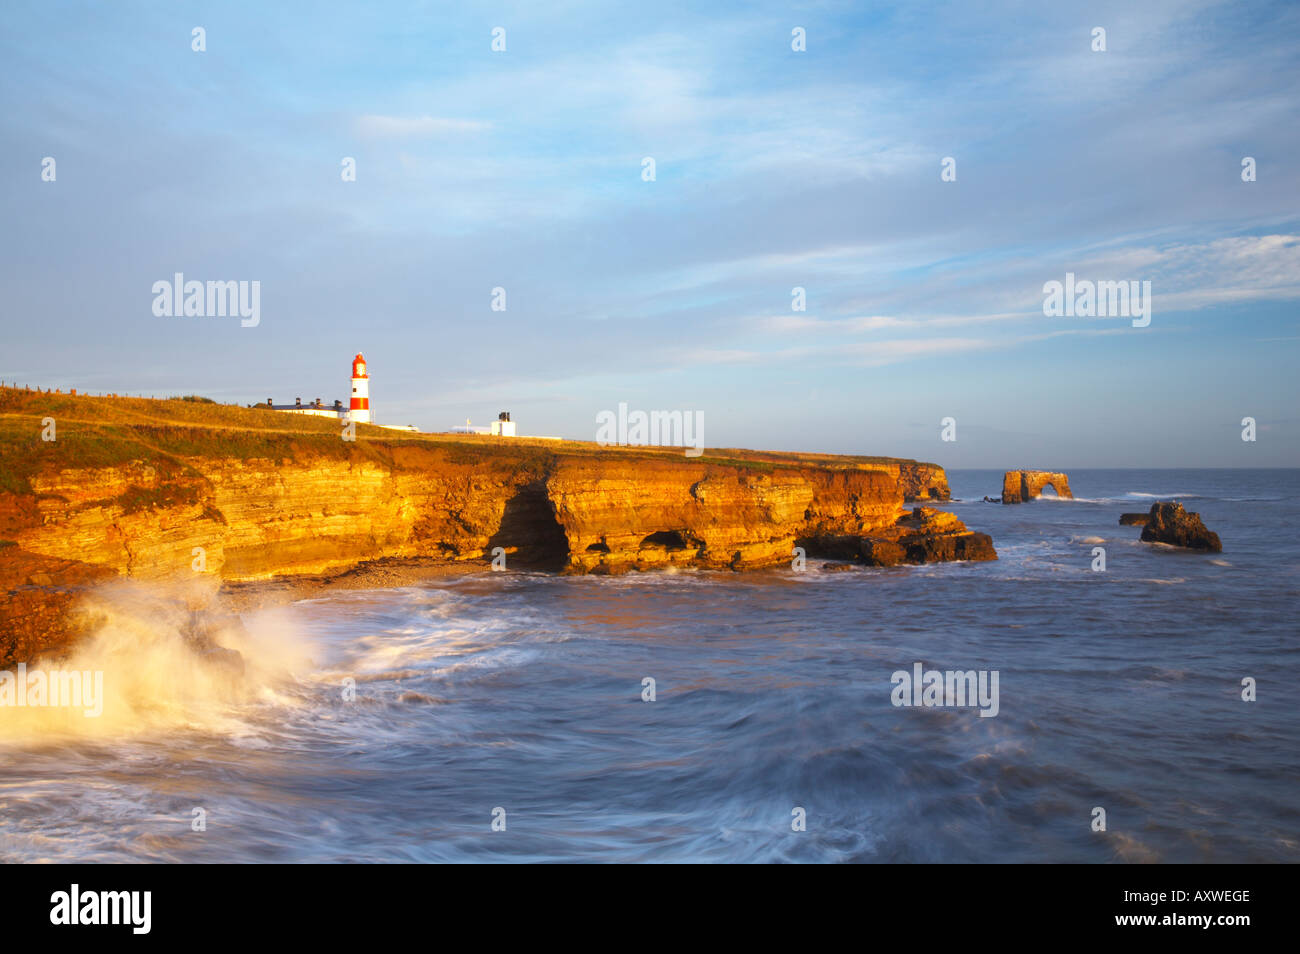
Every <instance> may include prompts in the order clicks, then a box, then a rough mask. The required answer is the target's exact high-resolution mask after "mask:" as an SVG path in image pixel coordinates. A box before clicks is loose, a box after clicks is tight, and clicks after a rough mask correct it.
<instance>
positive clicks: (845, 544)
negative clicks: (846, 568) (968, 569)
mask: <svg viewBox="0 0 1300 954" xmlns="http://www.w3.org/2000/svg"><path fill="white" fill-rule="evenodd" d="M817 543H818V547H817V549H818V550H820V551H821V552H824V553H826V554H828V555H830V556H833V557H835V558H837V559H841V560H856V561H858V562H860V563H865V564H867V565H869V566H898V565H899V564H902V563H911V564H919V563H938V562H943V561H948V560H996V559H997V558H998V555H997V551H996V550H995V549H994V548H993V540H992V538H991V537H990V536H989V535H988V534H986V533H975V532H973V531H970V530H967V529H966V526H965V524H963V523H962V522H961V521H960V520H958V519H957V517H955V516H954V515H952V514H950V513H947V512H946V511H942V510H934V509H932V508H930V507H916V508H914V509H913V510H912V511H911V512H910V513H907V514H904V515H903V516H901V517H899V518H898V519H897V520H895V521H894V522H893V523H892V524H890V525H889V526H887V527H881V528H879V529H877V530H873V531H872V532H870V533H869V534H867V535H865V536H845V535H828V536H826V537H823V538H822V539H820V540H819V541H817Z"/></svg>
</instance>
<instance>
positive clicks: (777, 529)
mask: <svg viewBox="0 0 1300 954" xmlns="http://www.w3.org/2000/svg"><path fill="white" fill-rule="evenodd" d="M11 399H12V396H11ZM77 401H79V402H81V401H82V399H80V398H78V399H77ZM88 406H89V407H92V409H94V410H97V411H98V410H99V408H98V407H95V406H92V405H88V404H87V403H86V402H82V403H81V404H77V405H75V406H73V407H74V409H75V410H78V411H80V412H81V413H85V410H84V409H85V408H86V407H88ZM137 406H138V408H139V409H140V412H141V413H144V412H146V411H147V412H148V413H151V414H161V413H163V412H166V413H174V414H177V415H179V414H181V413H185V414H197V413H198V412H197V411H192V410H190V409H188V408H183V407H180V406H179V405H178V406H177V407H176V408H173V407H171V405H170V403H169V402H144V401H139V402H137V403H136V404H129V405H127V407H128V409H129V410H132V411H134V410H136V408H137ZM160 407H161V408H162V411H159V410H157V408H160ZM65 413H70V412H65ZM206 413H214V412H206ZM220 413H222V414H225V415H228V416H230V417H231V419H232V423H231V425H230V427H226V428H222V427H219V426H217V425H208V427H207V429H206V430H204V429H201V428H199V427H198V426H197V425H184V426H182V425H167V426H162V425H159V424H155V423H153V422H152V421H150V422H148V423H140V424H136V423H133V422H126V423H123V424H121V425H117V426H116V427H115V429H109V428H108V427H107V426H105V425H103V424H102V423H100V422H93V428H92V426H91V425H92V421H89V420H82V421H74V422H73V423H69V424H67V425H64V429H63V430H61V431H60V437H59V443H57V444H56V443H50V444H43V443H41V442H40V440H39V439H38V438H36V437H34V436H33V434H35V433H36V427H35V421H32V422H31V423H28V421H27V420H26V419H25V418H18V417H12V418H11V421H16V422H17V423H16V424H15V425H14V430H15V431H16V432H17V433H18V437H14V438H10V439H9V442H8V444H5V442H4V441H3V440H0V464H5V465H6V468H4V469H6V472H5V473H0V623H3V625H2V626H0V663H5V664H12V663H13V662H15V661H17V660H19V659H23V658H30V656H31V655H33V654H34V653H36V652H39V651H43V650H45V649H49V648H51V647H54V646H56V645H57V644H58V643H59V641H60V640H61V639H64V638H66V636H67V633H66V632H61V631H60V626H59V624H58V623H57V622H56V621H57V620H60V619H63V620H65V621H66V618H67V616H68V611H69V609H70V608H71V607H72V605H73V604H74V602H75V598H76V596H77V593H78V590H79V589H80V588H81V587H83V586H85V585H88V584H92V583H95V582H98V581H101V580H104V579H112V578H114V577H123V576H125V577H132V578H137V579H144V580H159V579H186V580H193V579H195V577H196V576H197V577H200V578H203V577H206V578H208V579H211V580H215V581H218V582H219V583H223V584H225V583H240V582H243V581H255V580H267V579H271V578H274V577H288V576H301V575H321V574H326V575H330V574H339V573H343V572H346V571H348V570H350V569H352V568H355V567H358V566H363V565H371V566H373V565H374V563H375V561H386V562H385V565H396V564H399V563H401V561H409V562H410V563H412V564H418V565H427V564H429V563H436V564H454V563H460V562H471V561H472V562H477V563H482V562H485V561H487V560H490V559H492V558H493V557H494V556H499V555H500V554H502V553H504V556H505V560H506V566H507V567H508V568H538V569H548V570H556V571H562V572H570V573H617V572H622V571H625V570H631V569H652V568H656V567H666V566H690V567H701V568H732V569H743V568H750V567H762V566H771V565H778V564H787V565H789V564H790V562H791V560H792V559H793V556H794V554H793V551H794V550H795V548H796V547H802V548H803V549H804V551H805V553H806V554H807V555H808V556H818V555H829V556H834V555H837V554H838V553H839V551H840V550H841V549H842V547H841V545H840V541H843V540H845V539H851V540H857V541H861V540H862V539H863V538H866V537H870V536H873V535H875V534H885V535H889V534H893V535H894V536H897V535H898V533H900V532H901V531H900V530H899V527H898V521H899V520H900V518H901V517H903V516H904V515H905V514H906V511H905V509H904V506H903V505H904V503H905V502H908V501H914V500H936V499H939V500H941V499H946V498H947V496H948V486H947V479H946V476H945V474H944V472H943V470H942V468H939V467H937V466H935V465H932V464H920V463H917V462H913V461H900V460H896V459H890V458H846V457H841V458H835V457H829V456H826V455H780V454H760V453H754V452H739V451H738V452H717V453H718V454H720V455H724V456H709V457H701V458H687V457H684V456H682V455H681V454H680V453H673V452H668V451H654V452H650V451H640V450H629V449H618V448H596V447H595V446H594V445H583V444H576V443H565V444H555V445H549V444H545V445H544V444H542V443H540V442H533V443H530V442H527V441H502V440H499V439H498V440H495V441H492V440H487V439H485V440H483V441H474V440H451V439H445V438H444V439H436V438H435V437H433V436H426V437H421V438H411V439H396V438H392V437H389V436H386V435H384V434H383V432H378V433H367V436H366V439H358V440H357V441H356V442H355V443H345V442H343V441H340V440H339V439H338V438H337V436H336V435H334V434H333V432H332V429H327V430H322V431H321V434H319V435H317V434H315V433H312V432H310V431H309V430H306V431H302V432H290V431H287V430H284V429H282V428H278V427H266V426H263V428H262V430H261V431H257V430H256V429H255V428H249V429H245V430H241V431H234V430H232V428H233V427H234V425H235V424H242V423H243V421H244V420H248V421H249V422H251V424H253V425H256V424H258V423H260V422H263V421H270V422H271V423H272V424H277V423H278V420H279V419H278V418H275V419H272V418H267V417H265V416H264V415H259V414H258V413H257V412H253V411H245V410H241V409H233V408H232V409H223V410H222V411H221V412H220ZM34 416H35V415H33V417H34ZM3 423H4V422H3V421H0V424H3ZM295 423H296V422H295ZM314 426H316V425H314V424H312V423H311V422H307V427H308V428H310V427H314ZM77 428H80V429H77ZM3 436H4V435H3V434H0V437H3ZM110 441H115V442H116V443H110ZM137 448H147V452H145V453H142V452H141V451H140V450H138V449H137ZM96 455H98V456H96ZM106 457H107V458H110V459H109V461H108V462H104V458H106ZM88 459H93V461H94V462H93V463H86V461H87V460H88ZM958 524H959V522H958ZM964 530H965V528H964V527H960V531H961V532H964ZM926 532H929V531H926ZM943 532H944V533H945V534H950V533H952V532H954V531H953V528H951V527H945V528H944V530H943ZM855 546H856V545H855ZM498 548H500V549H498ZM867 549H869V548H867ZM864 552H866V551H865V550H863V548H862V547H861V546H857V548H856V549H855V550H854V553H855V554H857V556H851V557H850V558H862V557H861V554H862V553H864ZM925 552H926V553H930V554H931V557H929V558H934V559H945V558H948V559H951V558H961V554H962V553H963V552H965V551H963V550H961V548H957V549H956V550H954V549H953V548H952V547H945V546H937V547H930V548H929V549H927V550H926V551H925ZM935 554H937V555H935ZM944 554H947V556H945V555H944ZM923 558H924V555H923ZM64 629H67V627H66V626H65V627H64Z"/></svg>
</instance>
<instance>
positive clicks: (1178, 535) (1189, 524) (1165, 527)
mask: <svg viewBox="0 0 1300 954" xmlns="http://www.w3.org/2000/svg"><path fill="white" fill-rule="evenodd" d="M1142 540H1143V542H1145V543H1167V544H1169V545H1170V546H1175V547H1186V548H1188V549H1189V550H1211V551H1213V552H1215V553H1218V552H1219V551H1220V550H1222V549H1223V544H1222V543H1220V542H1219V535H1218V534H1217V533H1215V532H1213V531H1212V530H1207V529H1206V527H1205V524H1204V523H1202V522H1201V515H1200V514H1199V513H1188V512H1187V511H1186V510H1184V509H1183V505H1182V504H1180V503H1154V504H1152V505H1151V512H1150V513H1149V514H1147V522H1146V526H1145V527H1143V528H1142Z"/></svg>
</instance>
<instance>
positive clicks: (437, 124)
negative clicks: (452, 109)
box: [356, 113, 491, 139]
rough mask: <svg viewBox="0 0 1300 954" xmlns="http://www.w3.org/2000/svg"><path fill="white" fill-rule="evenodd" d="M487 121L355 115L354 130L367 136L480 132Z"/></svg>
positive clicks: (404, 137)
mask: <svg viewBox="0 0 1300 954" xmlns="http://www.w3.org/2000/svg"><path fill="white" fill-rule="evenodd" d="M490 126H491V124H490V123H486V122H481V121H479V120H477V119H447V118H443V117H437V116H380V115H376V114H373V113H372V114H370V115H366V116H359V117H357V121H356V128H357V132H358V133H359V134H360V135H362V136H364V137H366V138H367V139H415V138H427V137H429V136H447V135H458V134H461V133H474V132H481V131H482V130H485V129H488V128H490Z"/></svg>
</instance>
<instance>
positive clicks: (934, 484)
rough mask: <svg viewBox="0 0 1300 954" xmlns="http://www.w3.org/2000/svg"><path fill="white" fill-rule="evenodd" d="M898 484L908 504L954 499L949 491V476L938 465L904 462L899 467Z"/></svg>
mask: <svg viewBox="0 0 1300 954" xmlns="http://www.w3.org/2000/svg"><path fill="white" fill-rule="evenodd" d="M898 482H899V485H900V486H901V487H902V490H903V500H904V502H906V503H920V502H922V501H926V500H951V499H952V492H951V491H950V490H949V489H948V475H947V474H946V473H944V469H943V468H942V467H939V466H938V465H936V464H922V463H920V462H918V461H902V462H901V463H900V464H899V467H898Z"/></svg>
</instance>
